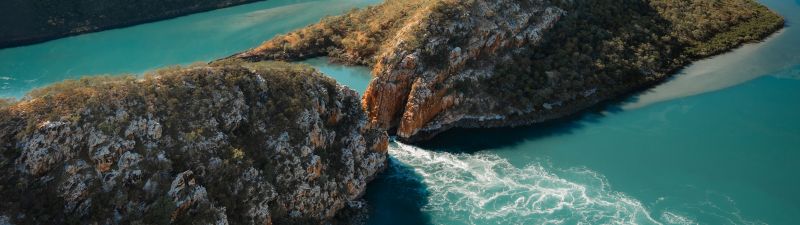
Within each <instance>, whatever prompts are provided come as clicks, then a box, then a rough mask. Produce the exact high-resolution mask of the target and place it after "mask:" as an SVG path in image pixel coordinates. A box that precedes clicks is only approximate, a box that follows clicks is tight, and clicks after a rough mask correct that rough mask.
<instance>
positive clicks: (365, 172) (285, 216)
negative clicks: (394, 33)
mask: <svg viewBox="0 0 800 225" xmlns="http://www.w3.org/2000/svg"><path fill="white" fill-rule="evenodd" d="M359 103H360V99H359V98H358V95H357V94H356V93H355V91H352V90H349V89H346V88H345V87H342V86H340V85H338V84H337V83H336V82H335V81H334V80H333V79H332V78H329V77H327V76H324V75H322V74H321V73H319V72H318V71H317V70H315V69H313V68H311V67H308V66H304V65H298V64H289V63H282V62H258V63H248V62H241V61H237V60H223V61H218V62H214V63H212V64H210V65H206V64H199V65H193V66H189V67H171V68H166V69H162V70H158V71H155V72H151V73H148V74H146V75H145V76H144V78H137V77H134V76H113V77H112V76H98V77H87V78H82V79H79V80H67V81H64V82H60V83H56V84H53V85H50V86H47V87H43V88H40V89H36V90H34V91H31V92H30V93H29V94H28V95H27V96H26V97H25V98H23V99H22V100H20V101H18V102H14V103H9V105H7V106H3V107H0V171H2V173H0V217H5V218H6V219H10V222H13V223H15V224H41V223H45V222H55V223H64V224H91V223H95V222H97V223H103V222H108V221H111V219H113V220H114V222H113V223H122V224H128V223H131V224H166V223H175V224H196V223H219V222H220V221H224V222H225V223H228V221H230V223H233V224H241V223H261V224H263V223H267V224H269V223H276V224H311V223H319V222H320V221H321V220H325V219H330V217H331V215H332V214H333V212H335V211H336V210H338V209H340V208H342V207H345V204H344V203H343V202H347V201H353V200H356V199H354V198H355V197H356V196H358V192H359V191H363V188H364V187H365V185H366V182H367V180H368V179H369V177H371V176H374V174H375V173H377V170H378V168H381V166H382V165H383V163H384V161H383V160H384V159H385V158H384V157H385V154H386V153H385V146H383V147H384V149H381V145H380V144H379V143H378V142H381V141H385V132H383V131H382V130H378V129H372V128H366V127H364V126H365V123H364V122H363V120H365V115H364V112H363V111H361V110H360V107H359V106H360V105H359ZM4 104H5V103H4ZM376 146H377V147H376ZM301 187H307V188H314V190H315V192H314V193H315V194H306V193H304V192H302V191H303V190H305V189H302V188H301ZM298 190H301V191H298ZM328 212H330V215H329V216H328V218H325V217H324V216H321V215H323V213H328ZM290 213H291V214H292V216H290V215H289V214H290ZM8 215H13V216H14V217H7V216H8ZM17 215H24V216H23V217H18V216H17ZM325 215H328V214H325Z"/></svg>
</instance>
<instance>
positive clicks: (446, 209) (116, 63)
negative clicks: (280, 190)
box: [0, 0, 800, 224]
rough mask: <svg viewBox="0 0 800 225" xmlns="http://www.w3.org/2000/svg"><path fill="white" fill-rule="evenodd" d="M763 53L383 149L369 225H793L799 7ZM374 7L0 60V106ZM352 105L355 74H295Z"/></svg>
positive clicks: (755, 47)
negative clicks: (595, 99)
mask: <svg viewBox="0 0 800 225" xmlns="http://www.w3.org/2000/svg"><path fill="white" fill-rule="evenodd" d="M762 2H764V3H765V4H767V5H768V6H770V7H771V8H773V9H775V10H777V11H778V12H780V13H781V14H783V15H784V16H786V18H787V20H788V21H789V23H788V25H789V27H788V28H787V29H785V30H783V31H782V32H780V33H779V34H777V35H775V36H773V37H771V38H770V39H768V40H767V41H765V42H762V43H759V44H752V45H747V46H745V47H743V48H742V49H739V50H737V51H734V52H732V53H729V54H725V55H722V56H718V57H715V58H712V59H708V60H703V61H700V62H697V63H695V64H694V65H692V66H690V67H688V68H686V69H685V70H683V71H682V72H681V73H679V74H678V75H677V76H676V77H675V78H674V79H673V80H671V81H669V82H667V83H665V84H663V85H660V86H658V87H655V88H653V89H651V90H649V91H646V92H643V93H639V94H636V95H633V96H631V97H630V98H629V99H627V100H624V101H622V102H618V103H613V104H610V105H607V106H604V107H600V108H598V109H596V110H594V111H592V112H589V113H585V114H582V115H577V116H575V117H573V118H567V119H564V120H562V121H557V122H552V123H547V124H539V125H534V126H530V127H524V128H513V129H479V130H475V129H470V130H464V129H461V130H453V131H450V132H446V133H444V134H442V135H441V136H439V137H437V138H436V139H434V140H432V141H430V142H427V143H422V144H419V145H406V144H402V143H396V142H393V143H392V145H391V148H390V154H391V155H392V156H391V163H390V168H389V169H388V170H387V171H386V172H385V173H383V174H382V175H381V176H379V177H378V178H377V179H376V180H375V181H374V182H373V183H371V184H370V185H369V187H368V191H367V194H366V198H367V200H368V201H369V202H370V204H371V217H370V224H764V223H766V224H796V223H797V222H796V219H795V218H796V217H797V215H800V203H799V202H800V193H798V191H797V190H800V175H798V173H797V171H800V118H798V117H800V30H797V29H796V27H795V24H797V22H798V21H800V18H798V17H800V1H790V0H764V1H762ZM372 3H375V1H356V0H353V1H289V0H269V1H267V2H262V3H255V4H248V5H243V6H237V7H233V8H228V9H223V10H216V11H212V12H206V13H200V14H195V15H191V16H186V17H181V18H177V19H173V20H167V21H161V22H155V23H150V24H144V25H140V26H135V27H130V28H124V29H116V30H110V31H104V32H99V33H93V34H87V35H81V36H76V37H70V38H64V39H59V40H55V41H51V42H47V43H43V44H37V45H31V46H25V47H18V48H12V49H2V50H0V97H20V96H22V95H23V94H24V93H25V92H27V91H28V90H30V89H31V88H35V87H40V86H43V85H46V84H48V83H52V82H56V81H60V80H63V79H68V78H75V77H79V76H81V75H86V74H119V73H142V72H144V71H147V70H150V69H153V68H157V67H161V66H165V65H172V64H189V63H192V62H197V61H208V60H211V59H215V58H219V57H224V56H227V55H230V54H232V53H235V52H238V51H242V50H245V49H247V48H250V47H253V46H255V45H257V44H258V43H260V42H261V41H263V40H266V39H268V38H270V37H272V36H274V35H276V34H279V33H283V32H286V31H289V30H292V29H295V28H298V27H302V26H304V25H306V24H310V23H313V22H315V21H317V20H319V18H321V17H322V16H324V15H327V14H337V13H341V12H343V11H344V10H347V9H349V8H352V7H362V6H365V5H368V4H372ZM304 63H308V64H310V65H312V66H314V67H317V68H318V69H320V70H321V71H323V72H325V73H326V74H329V75H331V76H332V77H334V78H335V79H337V80H338V81H339V82H341V83H343V84H345V85H347V86H349V87H351V88H353V89H355V90H357V91H359V92H362V93H363V91H364V89H365V88H366V84H367V83H368V82H369V80H370V75H369V69H367V68H363V67H346V66H341V65H335V64H329V63H327V61H326V60H325V59H312V60H308V61H305V62H304Z"/></svg>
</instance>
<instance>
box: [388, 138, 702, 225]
mask: <svg viewBox="0 0 800 225" xmlns="http://www.w3.org/2000/svg"><path fill="white" fill-rule="evenodd" d="M389 152H390V154H391V155H392V156H393V157H394V158H395V159H396V160H399V161H400V162H402V163H404V164H407V165H409V166H411V167H413V168H414V170H415V172H417V173H418V174H419V175H420V176H421V177H422V179H423V180H422V182H423V183H425V184H426V186H427V192H428V193H427V194H428V195H429V196H428V202H427V204H426V205H425V206H423V211H425V212H427V213H430V214H432V215H433V218H432V220H433V221H432V222H433V223H434V224H663V223H661V222H659V221H656V220H655V219H653V218H652V217H651V215H650V213H649V212H648V210H647V209H646V208H645V207H644V206H643V205H642V203H641V202H640V201H638V200H636V199H632V198H630V197H628V196H626V195H624V194H623V193H619V192H615V191H612V190H610V187H609V185H608V182H606V180H605V179H604V178H603V177H602V176H601V175H599V174H597V173H595V172H592V171H590V170H588V169H581V168H574V169H569V170H564V171H559V172H563V175H562V174H561V173H559V175H556V174H555V173H552V172H549V171H547V169H545V167H543V166H542V165H538V164H531V165H529V166H526V167H524V168H518V167H515V166H514V165H512V164H511V163H509V162H508V161H507V160H506V159H504V158H500V157H498V156H496V155H494V154H490V153H475V154H453V153H446V152H431V151H427V150H424V149H420V148H418V147H414V146H410V145H405V144H402V143H394V144H393V145H392V146H391V147H390V150H389ZM564 176H567V177H570V179H569V180H568V179H565V178H562V177H564ZM669 215H670V216H671V218H673V217H674V218H676V219H674V220H667V221H668V222H670V223H672V221H675V222H674V224H684V223H682V222H683V221H688V220H687V219H679V218H682V217H680V216H679V215H677V214H674V213H671V214H669Z"/></svg>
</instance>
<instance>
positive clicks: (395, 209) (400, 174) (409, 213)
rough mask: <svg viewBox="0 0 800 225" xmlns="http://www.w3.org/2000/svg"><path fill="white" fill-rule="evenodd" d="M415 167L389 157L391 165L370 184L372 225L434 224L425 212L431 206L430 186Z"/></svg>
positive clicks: (367, 198)
mask: <svg viewBox="0 0 800 225" xmlns="http://www.w3.org/2000/svg"><path fill="white" fill-rule="evenodd" d="M422 180H423V178H422V176H420V175H419V174H417V172H415V171H414V168H412V167H411V166H409V165H407V164H405V163H403V162H400V161H399V160H397V159H395V158H394V157H392V156H390V157H389V166H388V168H386V170H385V171H383V172H382V173H381V174H379V175H378V177H376V178H375V180H373V181H372V182H370V183H369V185H367V192H366V194H365V195H364V199H366V200H367V202H368V204H369V220H368V222H367V224H370V225H394V224H397V225H406V224H419V225H427V224H433V223H432V222H431V218H430V216H428V215H427V214H425V213H423V212H422V207H423V206H425V205H427V204H428V195H429V194H428V186H427V185H425V184H424V183H423V182H422Z"/></svg>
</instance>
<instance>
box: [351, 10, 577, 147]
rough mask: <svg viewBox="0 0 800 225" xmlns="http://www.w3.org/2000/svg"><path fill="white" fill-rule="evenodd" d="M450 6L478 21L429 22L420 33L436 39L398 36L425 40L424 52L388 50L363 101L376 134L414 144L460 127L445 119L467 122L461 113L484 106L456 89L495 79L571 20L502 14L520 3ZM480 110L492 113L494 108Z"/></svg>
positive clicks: (546, 13) (551, 13) (548, 13)
mask: <svg viewBox="0 0 800 225" xmlns="http://www.w3.org/2000/svg"><path fill="white" fill-rule="evenodd" d="M450 4H456V5H459V6H460V7H461V8H460V9H461V10H464V11H463V12H461V13H462V14H468V15H470V17H458V16H456V17H453V18H448V19H447V20H436V19H427V20H424V21H421V22H419V23H418V24H415V25H416V26H419V27H423V28H426V30H430V32H429V33H426V34H418V35H420V36H413V37H410V38H409V37H408V36H406V35H397V37H398V38H408V39H415V38H416V40H422V41H420V42H421V44H419V46H415V47H413V48H412V49H410V50H406V49H407V48H404V47H408V46H403V45H387V46H391V47H393V48H388V49H385V50H384V54H383V55H382V56H381V57H378V60H377V64H376V65H375V68H374V70H373V74H375V78H374V79H373V81H372V82H371V83H370V85H369V87H368V89H367V92H366V93H364V98H363V99H364V101H363V105H364V109H365V110H366V111H367V114H368V117H369V119H370V122H371V123H372V125H373V126H376V127H381V128H385V129H396V133H397V136H398V137H399V138H401V139H405V140H411V139H416V137H415V136H417V135H418V134H419V132H420V131H421V130H423V129H427V130H436V129H440V128H441V124H446V123H448V122H454V121H457V120H454V121H446V119H445V120H443V119H439V118H454V117H460V116H464V115H461V113H462V112H463V110H460V108H465V107H474V103H471V102H476V101H469V100H468V99H464V98H469V97H464V95H463V94H460V93H459V92H458V91H455V90H454V85H455V84H456V83H458V82H462V81H466V82H472V81H473V80H474V78H475V76H483V77H486V76H491V69H492V68H493V67H494V66H495V65H496V63H498V62H500V61H502V57H504V56H507V55H509V54H512V53H511V52H512V51H513V50H514V49H516V48H519V47H521V46H525V45H530V44H534V43H536V42H538V41H539V40H540V39H541V32H542V31H544V30H547V29H550V28H551V27H552V26H553V24H555V22H556V21H558V18H560V15H562V14H563V13H564V12H563V11H562V10H560V9H558V8H555V7H547V6H544V5H542V4H533V5H534V6H533V7H532V8H527V9H519V8H518V7H517V8H516V10H505V11H503V12H499V11H500V9H505V8H515V7H513V6H519V5H517V4H518V3H517V2H513V1H495V2H487V1H475V2H472V3H471V4H470V3H450ZM435 11H436V10H432V12H431V14H434V13H435ZM430 18H434V16H430ZM476 18H479V19H476ZM508 21H512V22H513V24H512V23H508ZM465 40H466V41H465ZM395 41H396V42H399V43H402V42H403V40H399V41H398V40H395ZM408 42H412V41H408ZM457 43H458V44H457ZM482 59H497V60H491V61H483V60H482ZM476 71H480V72H476ZM487 71H489V72H488V73H487ZM480 107H484V108H485V109H486V110H485V111H487V112H490V111H492V108H491V105H481V106H480ZM445 129H446V128H445Z"/></svg>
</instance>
